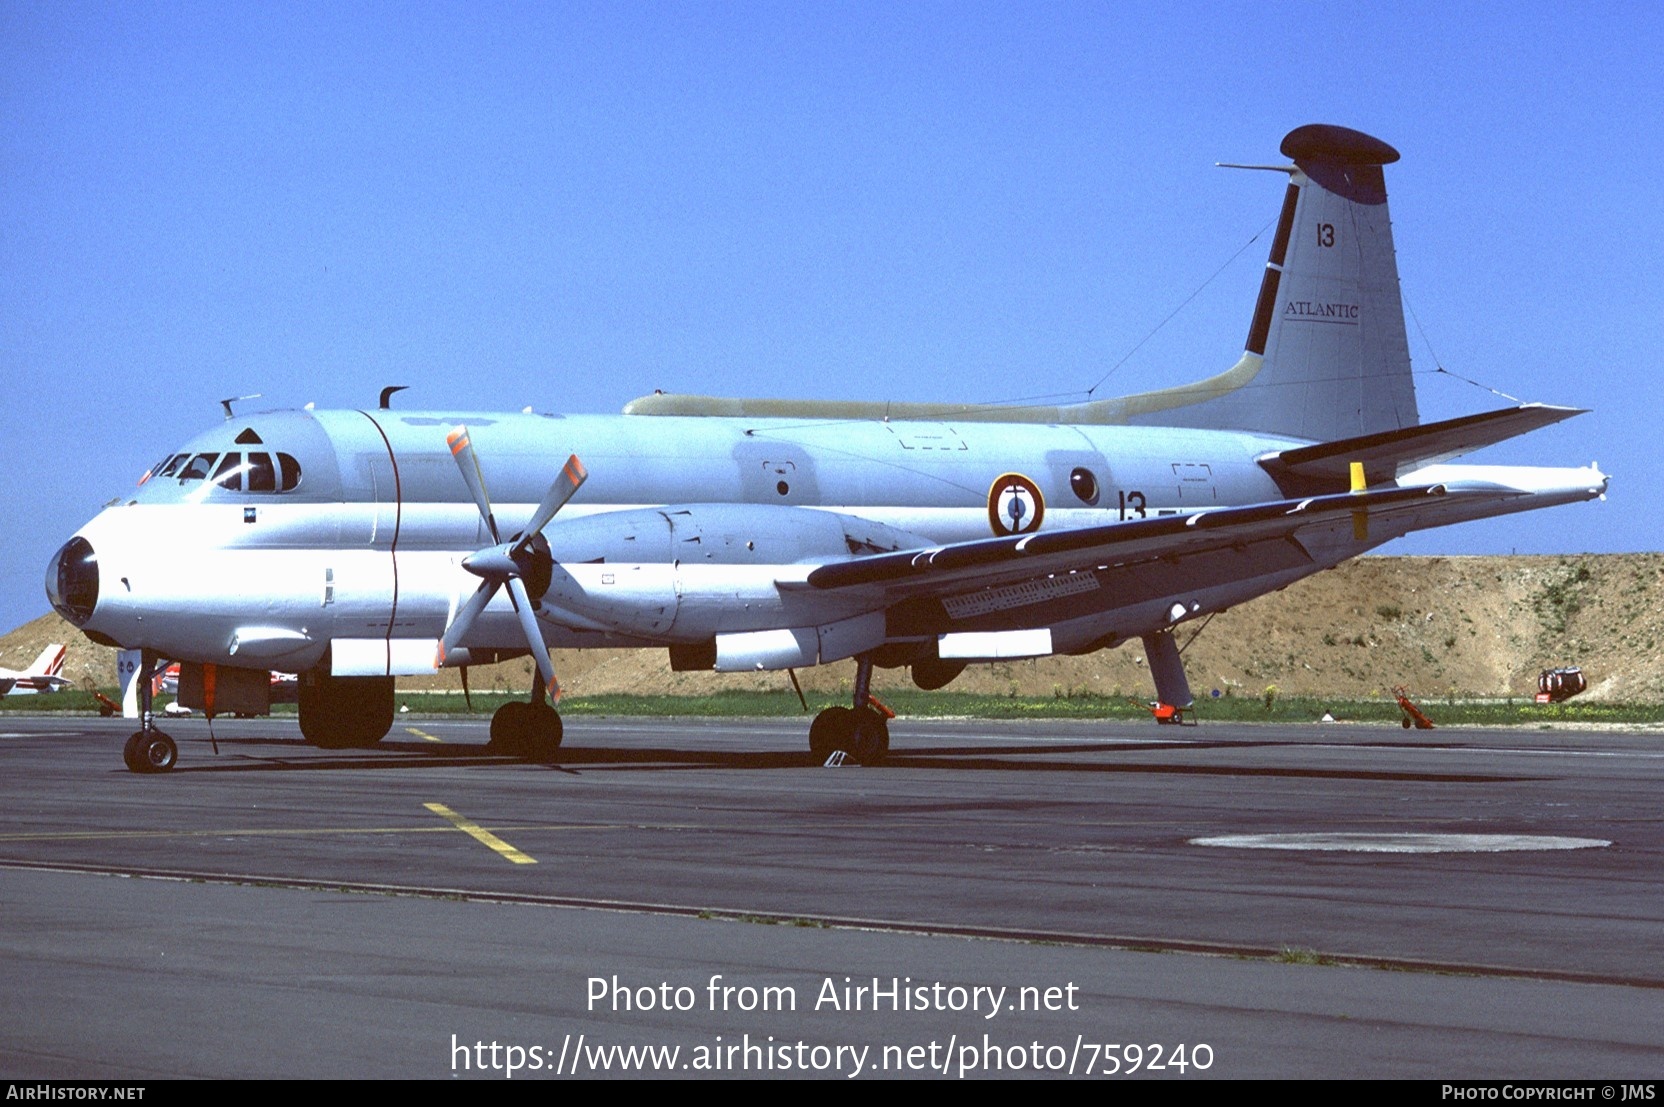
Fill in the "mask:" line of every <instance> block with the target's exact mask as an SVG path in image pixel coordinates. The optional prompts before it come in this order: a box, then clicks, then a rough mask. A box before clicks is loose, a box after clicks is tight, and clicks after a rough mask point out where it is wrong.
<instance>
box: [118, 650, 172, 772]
mask: <svg viewBox="0 0 1664 1107" xmlns="http://www.w3.org/2000/svg"><path fill="white" fill-rule="evenodd" d="M156 665H157V657H156V655H155V654H153V653H151V652H150V651H149V650H145V651H144V652H142V653H141V654H140V655H139V671H138V672H137V673H135V674H133V679H134V680H136V681H138V682H139V729H138V730H137V731H135V732H134V734H133V736H132V737H131V738H129V739H127V744H126V745H124V746H122V747H121V759H122V761H123V762H124V763H126V765H127V768H128V771H130V772H135V773H165V772H167V771H168V770H169V769H171V768H173V767H174V765H176V764H178V763H179V746H178V745H177V744H175V742H174V740H173V739H172V738H169V737H168V736H167V735H166V734H163V733H162V732H161V731H160V730H157V729H156V717H155V715H154V714H152V711H151V707H152V704H153V702H154V699H155V689H154V687H153V686H152V684H151V682H152V681H153V680H154V679H155V676H156Z"/></svg>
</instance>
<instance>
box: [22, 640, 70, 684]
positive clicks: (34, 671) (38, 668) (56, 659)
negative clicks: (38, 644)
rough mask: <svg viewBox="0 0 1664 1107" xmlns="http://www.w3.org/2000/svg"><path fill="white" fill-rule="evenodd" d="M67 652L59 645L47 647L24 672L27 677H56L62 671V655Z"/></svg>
mask: <svg viewBox="0 0 1664 1107" xmlns="http://www.w3.org/2000/svg"><path fill="white" fill-rule="evenodd" d="M68 652H69V651H68V650H67V649H66V648H65V647H64V646H62V645H59V644H53V645H50V646H47V647H46V648H45V649H44V650H41V651H40V656H39V657H37V658H35V661H34V664H32V665H30V666H29V667H28V668H27V669H25V670H24V672H25V673H26V674H27V675H28V676H58V675H60V674H61V673H62V672H63V671H64V655H65V654H67V653H68Z"/></svg>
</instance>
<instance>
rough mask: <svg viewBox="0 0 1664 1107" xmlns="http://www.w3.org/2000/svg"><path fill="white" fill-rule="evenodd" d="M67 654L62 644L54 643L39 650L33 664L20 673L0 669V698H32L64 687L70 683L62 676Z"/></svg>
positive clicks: (13, 670)
mask: <svg viewBox="0 0 1664 1107" xmlns="http://www.w3.org/2000/svg"><path fill="white" fill-rule="evenodd" d="M67 652H68V651H67V650H66V649H65V648H64V646H63V644H62V643H60V642H54V643H53V644H52V645H50V646H47V647H46V648H45V649H44V650H41V651H40V656H39V657H37V658H35V663H34V664H33V665H30V666H29V667H28V668H27V669H24V670H23V671H22V672H18V671H17V670H15V669H0V696H32V695H35V694H36V693H38V692H56V691H57V690H58V689H60V688H63V687H65V686H66V685H68V684H69V682H70V681H69V678H68V677H66V676H64V675H62V674H63V670H64V654H65V653H67Z"/></svg>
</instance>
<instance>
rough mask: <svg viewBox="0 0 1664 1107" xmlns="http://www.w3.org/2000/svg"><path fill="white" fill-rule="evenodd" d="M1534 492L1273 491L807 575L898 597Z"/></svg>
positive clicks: (1421, 521) (1361, 525)
mask: <svg viewBox="0 0 1664 1107" xmlns="http://www.w3.org/2000/svg"><path fill="white" fill-rule="evenodd" d="M1532 494H1533V493H1532V492H1531V491H1530V490H1527V489H1521V488H1515V487H1511V486H1508V485H1504V484H1497V483H1490V482H1464V483H1463V484H1461V485H1447V484H1425V485H1417V486H1412V487H1406V488H1388V489H1382V490H1379V491H1366V492H1353V493H1339V494H1336V495H1328V496H1313V497H1308V498H1305V499H1298V500H1279V501H1275V502H1272V503H1265V504H1254V505H1250V506H1246V507H1226V508H1217V509H1214V510H1207V511H1199V512H1196V513H1195V514H1191V515H1175V516H1167V517H1161V518H1154V519H1136V520H1131V521H1128V522H1121V523H1109V524H1106V525H1103V526H1095V527H1082V528H1079V529H1076V530H1059V531H1042V532H1040V533H1037V534H1028V535H1014V536H1010V537H1003V538H985V539H978V540H975V541H970V542H958V543H953V544H950V545H945V546H935V547H931V548H928V549H922V550H902V551H898V552H895V553H884V554H875V555H871V556H867V557H858V558H853V559H851V560H849V561H841V562H835V563H832V564H828V565H821V566H818V567H816V568H814V569H812V570H811V571H809V573H808V574H807V576H806V577H805V578H804V580H803V583H804V584H806V585H807V586H809V587H811V588H818V589H842V588H862V587H866V588H875V589H880V590H882V591H883V592H884V593H885V594H886V595H887V596H888V597H889V598H890V599H896V598H900V597H903V596H907V595H924V594H931V593H937V592H947V591H955V590H963V589H965V588H966V587H978V586H987V585H996V584H1003V583H1009V582H1014V581H1019V580H1025V579H1031V578H1034V577H1038V576H1044V575H1047V574H1055V573H1064V572H1069V571H1072V570H1081V569H1092V568H1096V567H1099V566H1108V565H1118V564H1126V563H1128V562H1136V561H1148V560H1154V559H1158V558H1159V559H1164V560H1167V561H1169V562H1173V563H1177V564H1182V563H1183V561H1184V560H1185V559H1187V558H1193V557H1197V556H1199V555H1203V554H1207V553H1212V552H1215V551H1219V550H1224V549H1230V548H1246V547H1247V546H1248V545H1249V544H1250V543H1262V542H1265V541H1267V540H1276V539H1279V538H1286V539H1294V538H1296V537H1297V536H1298V535H1299V534H1300V532H1302V531H1306V530H1308V529H1313V528H1323V527H1326V526H1335V525H1342V524H1345V523H1347V522H1348V520H1350V523H1351V526H1352V528H1353V534H1355V535H1357V536H1358V537H1360V538H1361V537H1363V536H1364V533H1363V532H1366V531H1368V530H1370V529H1373V528H1379V529H1377V530H1375V531H1374V533H1375V534H1378V535H1380V536H1381V537H1395V536H1397V535H1398V534H1402V533H1404V532H1406V531H1409V530H1414V529H1417V528H1419V527H1421V526H1429V525H1435V522H1441V523H1442V522H1446V521H1449V520H1448V519H1447V518H1445V517H1444V516H1446V515H1447V514H1449V513H1450V512H1451V511H1452V510H1453V509H1454V510H1456V511H1459V512H1460V513H1462V514H1464V515H1466V514H1468V513H1470V512H1472V513H1475V514H1489V513H1492V511H1494V510H1495V508H1496V507H1497V505H1498V504H1499V503H1500V502H1502V501H1507V500H1510V499H1525V498H1530V497H1531V496H1532ZM1502 510H1507V508H1506V507H1503V508H1502ZM782 583H783V584H784V583H787V582H784V581H783V582H782Z"/></svg>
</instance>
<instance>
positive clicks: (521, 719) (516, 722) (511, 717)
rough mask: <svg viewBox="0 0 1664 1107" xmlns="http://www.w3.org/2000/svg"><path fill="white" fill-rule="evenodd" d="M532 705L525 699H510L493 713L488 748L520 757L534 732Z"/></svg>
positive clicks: (495, 751) (494, 751) (491, 750)
mask: <svg viewBox="0 0 1664 1107" xmlns="http://www.w3.org/2000/svg"><path fill="white" fill-rule="evenodd" d="M532 712H533V708H532V705H531V704H529V703H527V702H526V701H525V700H509V701H508V702H507V703H505V704H503V706H501V707H499V708H498V709H497V710H496V711H494V712H493V713H492V715H491V741H490V742H488V743H487V744H486V747H485V748H486V749H487V750H488V751H490V752H491V753H501V754H507V755H508V756H510V757H519V756H520V755H521V754H522V753H524V752H525V749H526V745H527V741H528V739H529V738H530V736H531V734H532Z"/></svg>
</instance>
